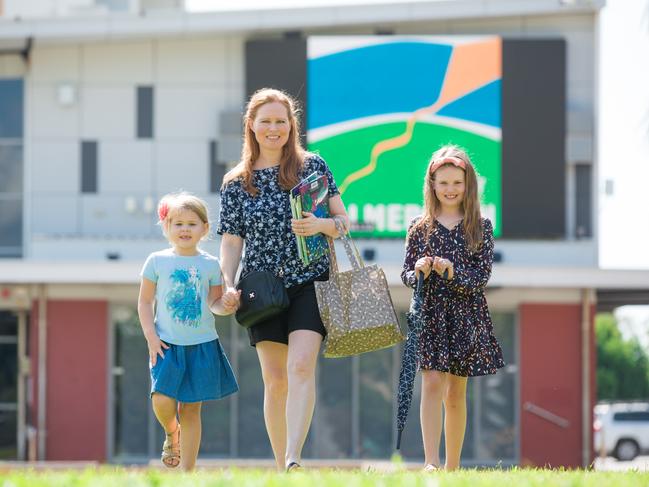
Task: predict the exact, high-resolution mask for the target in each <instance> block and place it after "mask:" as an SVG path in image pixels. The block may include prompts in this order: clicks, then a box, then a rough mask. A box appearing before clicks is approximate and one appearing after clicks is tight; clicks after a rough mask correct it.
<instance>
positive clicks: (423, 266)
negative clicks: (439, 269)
mask: <svg viewBox="0 0 649 487" xmlns="http://www.w3.org/2000/svg"><path fill="white" fill-rule="evenodd" d="M435 258H437V257H435ZM433 262H434V261H433V258H432V257H422V258H421V259H419V260H418V261H417V262H415V276H417V275H418V274H419V273H420V272H423V274H424V279H428V276H429V275H430V271H431V270H432V267H433Z"/></svg>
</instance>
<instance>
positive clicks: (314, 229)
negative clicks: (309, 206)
mask: <svg viewBox="0 0 649 487" xmlns="http://www.w3.org/2000/svg"><path fill="white" fill-rule="evenodd" d="M302 215H303V216H304V218H300V219H299V220H298V219H295V218H293V219H291V228H292V229H293V233H294V234H295V235H299V236H300V237H310V236H311V235H315V234H317V233H320V218H318V217H317V216H315V215H314V214H313V213H309V212H308V211H303V212H302Z"/></svg>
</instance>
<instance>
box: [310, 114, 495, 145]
mask: <svg viewBox="0 0 649 487" xmlns="http://www.w3.org/2000/svg"><path fill="white" fill-rule="evenodd" d="M411 116H412V113H409V112H403V113H383V114H381V115H373V116H371V117H363V118H355V119H353V120H347V121H345V122H340V123H335V124H332V125H327V126H325V127H319V128H317V129H311V130H309V131H308V132H307V140H308V141H309V143H314V142H318V141H320V140H323V139H328V138H329V137H333V136H335V135H339V134H342V133H345V132H351V131H353V130H359V129H363V128H366V127H372V126H374V125H384V124H387V123H395V122H407V121H408V119H409V118H410V117H411ZM422 122H424V123H430V124H435V125H443V126H445V127H453V128H456V129H459V130H464V131H466V132H471V133H474V134H477V135H481V136H483V137H486V138H488V139H491V140H494V141H500V140H501V138H502V130H501V129H500V127H494V126H492V125H485V124H482V123H478V122H471V121H469V120H464V119H461V118H453V117H442V116H440V115H425V116H423V117H422V118H420V119H418V120H417V123H422Z"/></svg>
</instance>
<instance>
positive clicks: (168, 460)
mask: <svg viewBox="0 0 649 487" xmlns="http://www.w3.org/2000/svg"><path fill="white" fill-rule="evenodd" d="M176 431H177V432H178V443H176V444H175V445H174V442H173V437H174V435H175V434H176ZM165 435H166V438H165V442H164V443H163V444H162V456H161V457H160V460H162V463H164V464H165V466H166V467H168V468H176V467H177V466H178V465H180V423H177V426H176V429H175V430H173V431H172V432H171V433H165Z"/></svg>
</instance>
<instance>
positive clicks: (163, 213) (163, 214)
mask: <svg viewBox="0 0 649 487" xmlns="http://www.w3.org/2000/svg"><path fill="white" fill-rule="evenodd" d="M168 214H169V205H168V204H167V202H166V201H162V202H161V203H160V204H159V205H158V218H159V219H160V221H161V222H163V221H165V219H166V218H167V215H168Z"/></svg>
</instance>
